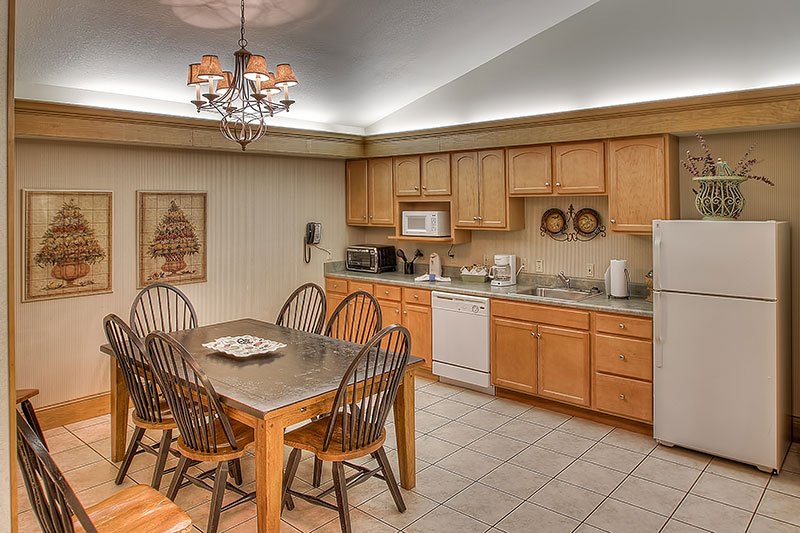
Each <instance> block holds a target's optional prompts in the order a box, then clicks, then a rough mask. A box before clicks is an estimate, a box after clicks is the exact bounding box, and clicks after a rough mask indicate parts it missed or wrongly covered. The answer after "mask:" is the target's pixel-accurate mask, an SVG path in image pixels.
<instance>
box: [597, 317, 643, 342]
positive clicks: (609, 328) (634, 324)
mask: <svg viewBox="0 0 800 533" xmlns="http://www.w3.org/2000/svg"><path fill="white" fill-rule="evenodd" d="M594 320H595V322H594V324H595V326H594V327H595V329H596V330H597V332H598V333H612V334H614V335H625V336H628V337H638V338H640V339H652V338H653V321H652V320H650V319H649V318H634V317H630V316H622V315H604V314H602V313H597V315H596V316H595V319H594Z"/></svg>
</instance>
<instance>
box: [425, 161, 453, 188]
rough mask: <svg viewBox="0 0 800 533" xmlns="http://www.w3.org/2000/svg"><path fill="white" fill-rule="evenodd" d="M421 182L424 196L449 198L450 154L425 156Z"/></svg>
mask: <svg viewBox="0 0 800 533" xmlns="http://www.w3.org/2000/svg"><path fill="white" fill-rule="evenodd" d="M421 181H422V194H423V196H449V195H450V193H451V187H450V154H430V155H423V156H422V175H421Z"/></svg>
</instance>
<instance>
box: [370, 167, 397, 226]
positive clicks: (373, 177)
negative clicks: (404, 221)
mask: <svg viewBox="0 0 800 533" xmlns="http://www.w3.org/2000/svg"><path fill="white" fill-rule="evenodd" d="M392 174H393V172H392V158H391V157H382V158H380V159H370V160H369V164H368V165H367V176H368V190H369V224H370V226H393V225H394V184H393V183H394V180H393V179H392Z"/></svg>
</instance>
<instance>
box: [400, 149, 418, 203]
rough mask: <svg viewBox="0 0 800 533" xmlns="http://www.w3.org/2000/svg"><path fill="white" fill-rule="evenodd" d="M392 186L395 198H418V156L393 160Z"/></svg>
mask: <svg viewBox="0 0 800 533" xmlns="http://www.w3.org/2000/svg"><path fill="white" fill-rule="evenodd" d="M394 185H395V194H396V195H397V196H419V195H420V193H421V192H422V191H421V183H420V167H419V156H418V155H410V156H405V157H395V158H394Z"/></svg>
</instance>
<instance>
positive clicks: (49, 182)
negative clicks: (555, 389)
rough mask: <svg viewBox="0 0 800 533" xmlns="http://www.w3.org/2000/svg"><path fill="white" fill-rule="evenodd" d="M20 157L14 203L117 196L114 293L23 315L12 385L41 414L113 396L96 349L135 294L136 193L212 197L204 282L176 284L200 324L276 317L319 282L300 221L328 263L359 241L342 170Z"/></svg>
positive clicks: (320, 163)
mask: <svg viewBox="0 0 800 533" xmlns="http://www.w3.org/2000/svg"><path fill="white" fill-rule="evenodd" d="M16 153H17V183H16V185H17V194H21V193H20V192H19V191H20V190H21V189H23V188H28V189H34V188H44V189H102V190H112V191H113V192H114V228H113V231H114V233H113V235H114V242H113V280H114V292H113V293H112V294H102V295H95V296H84V297H79V298H68V299H61V300H50V301H42V302H29V303H20V304H19V306H18V313H17V385H18V386H19V387H36V388H38V389H40V390H41V394H40V396H39V397H38V398H37V404H38V405H50V404H53V403H58V402H63V401H66V400H70V399H74V398H80V397H85V396H89V395H92V394H97V393H100V392H105V391H107V390H108V388H109V384H108V374H109V371H108V369H109V367H108V363H109V360H108V358H107V357H106V356H103V355H100V354H99V353H98V351H97V347H98V346H99V345H100V344H101V343H103V342H104V340H103V333H102V328H101V323H102V318H103V316H105V315H106V314H107V313H110V312H114V313H117V314H119V315H120V316H122V317H124V318H125V319H126V320H127V316H128V311H129V306H130V303H131V300H132V299H133V297H134V296H135V294H136V232H135V229H136V222H135V220H136V218H135V217H136V207H135V200H136V191H137V190H204V191H208V282H207V283H198V284H190V285H183V286H182V289H183V290H184V291H185V292H186V293H187V294H188V296H189V298H191V300H192V302H193V303H194V305H195V307H196V309H197V312H198V315H199V319H200V323H201V324H208V323H212V322H219V321H222V320H228V319H234V318H240V317H246V316H249V317H256V318H264V319H274V317H275V315H276V314H277V311H278V309H279V307H280V305H281V304H282V302H283V300H284V299H285V297H286V296H287V295H288V293H289V292H290V291H291V289H293V288H294V287H296V286H297V285H299V284H300V283H302V282H305V281H316V282H321V281H322V271H323V268H322V263H323V262H324V261H325V260H327V257H326V255H325V254H324V253H323V252H320V251H314V256H313V260H312V262H311V264H310V265H306V264H305V263H304V262H303V259H302V249H303V244H302V236H303V230H304V228H305V223H306V222H308V221H312V220H313V221H319V222H322V223H323V237H322V246H324V247H325V248H330V249H332V251H333V254H334V255H333V258H334V259H342V257H343V250H344V248H345V246H346V245H347V244H349V243H350V242H353V241H357V240H360V239H361V234H362V231H361V230H358V229H350V228H347V227H346V226H345V223H344V221H345V212H344V163H343V162H342V161H335V160H322V159H300V158H287V157H269V156H257V155H248V154H241V153H230V154H228V153H225V154H222V153H212V152H192V151H177V150H163V149H150V148H128V147H121V146H110V145H109V146H107V145H90V144H68V143H55V142H45V141H30V140H28V141H19V142H18V143H17V150H16ZM17 220H20V213H19V212H18V213H17ZM20 231H21V230H20ZM18 242H19V241H18ZM18 253H19V251H18ZM20 264H21V262H20ZM20 283H21V281H20V279H19V275H18V279H17V286H18V287H19V286H20ZM20 292H21V291H20ZM18 294H19V293H18Z"/></svg>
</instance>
